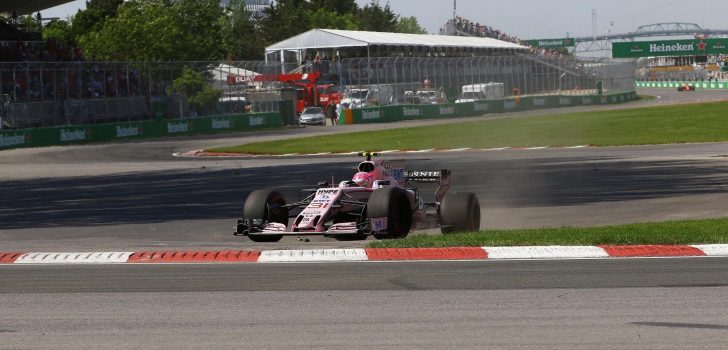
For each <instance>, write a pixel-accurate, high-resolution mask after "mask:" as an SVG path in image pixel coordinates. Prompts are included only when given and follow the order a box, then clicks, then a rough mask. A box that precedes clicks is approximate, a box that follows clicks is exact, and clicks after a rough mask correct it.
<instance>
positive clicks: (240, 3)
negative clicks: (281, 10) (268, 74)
mask: <svg viewBox="0 0 728 350" xmlns="http://www.w3.org/2000/svg"><path fill="white" fill-rule="evenodd" d="M220 28H221V37H222V46H223V48H224V50H225V55H226V56H227V57H226V58H227V59H229V60H256V59H262V58H263V51H264V50H265V42H263V40H262V37H261V36H260V35H258V33H257V30H258V29H257V23H256V18H253V15H252V14H251V13H250V11H248V10H247V9H246V8H245V0H232V1H231V2H230V5H229V6H228V7H227V8H226V9H225V13H224V15H223V16H222V17H221V19H220Z"/></svg>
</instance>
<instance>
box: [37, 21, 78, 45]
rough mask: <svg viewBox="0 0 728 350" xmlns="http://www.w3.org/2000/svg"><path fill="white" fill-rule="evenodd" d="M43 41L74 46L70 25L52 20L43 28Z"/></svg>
mask: <svg viewBox="0 0 728 350" xmlns="http://www.w3.org/2000/svg"><path fill="white" fill-rule="evenodd" d="M43 40H52V41H55V42H57V43H60V44H64V45H75V40H76V39H75V36H74V35H73V32H72V31H71V25H70V24H69V23H68V22H66V21H63V20H55V19H54V20H52V21H50V22H48V23H47V24H46V25H45V27H43Z"/></svg>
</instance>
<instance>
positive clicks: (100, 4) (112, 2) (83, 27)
mask: <svg viewBox="0 0 728 350" xmlns="http://www.w3.org/2000/svg"><path fill="white" fill-rule="evenodd" d="M123 2H124V0H90V1H86V9H85V10H79V11H78V12H76V15H75V16H73V20H72V21H71V32H72V42H77V41H78V39H79V38H80V37H81V36H82V35H84V34H86V33H89V32H92V31H98V30H100V29H101V28H102V27H103V26H104V23H105V22H106V21H107V20H108V19H110V18H113V17H115V16H116V14H117V13H118V9H119V5H121V4H122V3H123Z"/></svg>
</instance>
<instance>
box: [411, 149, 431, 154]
mask: <svg viewBox="0 0 728 350" xmlns="http://www.w3.org/2000/svg"><path fill="white" fill-rule="evenodd" d="M434 150H435V149H434V148H430V149H421V150H418V151H407V153H427V152H432V151H434Z"/></svg>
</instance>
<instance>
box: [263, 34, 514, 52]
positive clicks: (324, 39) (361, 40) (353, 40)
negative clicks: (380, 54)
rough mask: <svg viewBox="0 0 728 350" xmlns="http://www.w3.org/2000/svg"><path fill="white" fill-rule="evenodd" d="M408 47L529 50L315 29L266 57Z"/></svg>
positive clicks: (469, 40) (488, 42) (461, 39)
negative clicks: (318, 51)
mask: <svg viewBox="0 0 728 350" xmlns="http://www.w3.org/2000/svg"><path fill="white" fill-rule="evenodd" d="M372 46H408V47H425V48H463V49H465V48H473V49H511V50H518V51H521V50H528V48H527V47H525V46H521V45H518V44H514V43H510V42H506V41H502V40H498V39H492V38H478V37H465V36H447V35H427V34H401V33H383V32H364V31H353V30H337V29H312V30H309V31H307V32H305V33H301V34H299V35H296V36H294V37H291V38H288V39H286V40H283V41H281V42H278V43H275V44H273V45H271V46H268V47H266V48H265V53H266V56H268V54H271V53H280V56H279V57H281V58H282V57H283V56H284V52H286V51H288V52H291V51H293V52H296V53H297V54H298V55H299V56H300V54H301V52H303V51H305V50H311V49H337V48H348V47H366V48H367V49H368V48H369V47H372Z"/></svg>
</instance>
